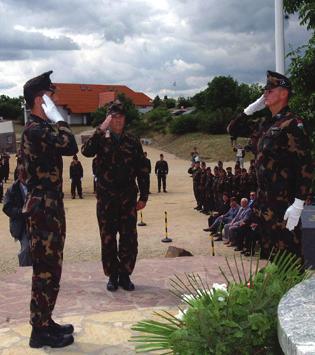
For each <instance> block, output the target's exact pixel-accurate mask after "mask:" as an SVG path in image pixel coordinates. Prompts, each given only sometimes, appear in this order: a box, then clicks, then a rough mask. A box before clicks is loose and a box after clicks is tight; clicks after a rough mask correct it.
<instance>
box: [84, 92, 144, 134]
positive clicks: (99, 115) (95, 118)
mask: <svg viewBox="0 0 315 355" xmlns="http://www.w3.org/2000/svg"><path fill="white" fill-rule="evenodd" d="M117 98H118V99H119V100H120V101H121V102H122V104H123V106H124V109H125V112H126V124H127V126H130V125H131V124H132V123H134V122H135V121H138V120H139V118H140V114H139V111H138V109H137V108H136V106H135V104H134V103H133V102H132V100H131V99H130V98H129V97H127V96H126V95H124V94H118V95H117ZM107 110H108V104H107V105H105V106H103V107H100V108H98V109H97V110H96V111H95V112H93V113H92V114H91V117H92V126H93V127H96V126H98V125H99V124H101V123H102V122H103V121H104V119H105V117H106V115H107Z"/></svg>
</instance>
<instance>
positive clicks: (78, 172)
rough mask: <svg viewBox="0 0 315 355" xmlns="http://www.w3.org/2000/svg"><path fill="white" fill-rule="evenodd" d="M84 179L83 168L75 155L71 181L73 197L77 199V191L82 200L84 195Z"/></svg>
mask: <svg viewBox="0 0 315 355" xmlns="http://www.w3.org/2000/svg"><path fill="white" fill-rule="evenodd" d="M82 178H83V168H82V164H81V163H80V161H79V159H78V156H77V155H76V154H75V155H74V156H73V159H72V162H71V164H70V179H71V196H72V198H73V199H75V192H76V190H77V192H78V195H79V197H80V198H83V195H82V182H81V181H82Z"/></svg>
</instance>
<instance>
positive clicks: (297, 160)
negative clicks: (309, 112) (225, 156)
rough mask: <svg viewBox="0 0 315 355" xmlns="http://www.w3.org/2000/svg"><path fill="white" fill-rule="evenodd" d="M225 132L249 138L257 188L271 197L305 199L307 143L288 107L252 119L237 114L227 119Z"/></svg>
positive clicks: (309, 179)
mask: <svg viewBox="0 0 315 355" xmlns="http://www.w3.org/2000/svg"><path fill="white" fill-rule="evenodd" d="M228 132H229V133H230V134H231V135H232V136H234V137H251V139H252V142H253V144H254V147H253V148H254V151H255V154H256V162H255V168H256V174H257V184H258V188H259V189H260V190H262V191H266V192H268V196H269V197H270V198H272V199H277V200H285V201H288V202H290V203H292V202H293V199H294V198H299V199H302V200H305V198H306V195H307V194H308V193H309V190H310V187H311V183H312V172H313V170H312V159H311V149H310V142H309V138H308V136H307V134H306V132H305V129H304V127H303V121H302V119H301V118H300V117H298V116H297V115H295V114H294V113H292V112H290V111H289V108H288V107H285V108H283V109H282V110H281V111H280V112H279V113H278V114H276V115H275V116H273V117H272V118H268V119H261V120H258V121H252V122H250V121H248V120H247V116H246V115H245V114H241V115H239V116H238V117H236V118H235V119H234V120H232V121H231V122H230V124H229V126H228Z"/></svg>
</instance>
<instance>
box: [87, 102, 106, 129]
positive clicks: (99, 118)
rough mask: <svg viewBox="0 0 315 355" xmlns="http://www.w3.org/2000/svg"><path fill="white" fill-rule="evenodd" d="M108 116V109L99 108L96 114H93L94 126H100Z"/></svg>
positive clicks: (104, 107)
mask: <svg viewBox="0 0 315 355" xmlns="http://www.w3.org/2000/svg"><path fill="white" fill-rule="evenodd" d="M106 115H107V107H106V106H103V107H100V108H98V109H97V110H96V111H95V112H93V113H91V118H92V126H93V127H96V126H99V125H100V124H101V123H102V122H103V121H104V119H105V117H106Z"/></svg>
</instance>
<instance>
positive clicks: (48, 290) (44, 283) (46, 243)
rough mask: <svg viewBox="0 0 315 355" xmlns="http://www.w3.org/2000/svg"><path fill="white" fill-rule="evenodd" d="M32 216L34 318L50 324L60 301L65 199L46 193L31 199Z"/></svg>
mask: <svg viewBox="0 0 315 355" xmlns="http://www.w3.org/2000/svg"><path fill="white" fill-rule="evenodd" d="M28 202H29V205H31V210H32V212H31V215H30V217H29V218H28V224H27V227H28V233H29V235H30V238H31V256H32V261H33V276H32V295H31V304H30V310H31V319H30V323H31V325H33V326H36V327H41V326H47V325H48V324H49V321H50V319H51V316H52V312H53V309H54V307H55V303H56V300H57V296H58V292H59V288H60V278H61V272H62V261H63V248H64V243H65V235H66V224H65V212H64V206H63V201H62V199H61V198H59V199H55V198H53V197H52V196H50V195H49V193H48V194H47V193H45V192H44V195H43V196H41V195H40V194H39V195H38V196H32V197H31V198H30V199H29V198H28Z"/></svg>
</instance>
